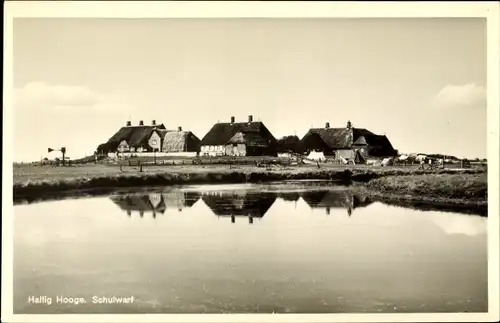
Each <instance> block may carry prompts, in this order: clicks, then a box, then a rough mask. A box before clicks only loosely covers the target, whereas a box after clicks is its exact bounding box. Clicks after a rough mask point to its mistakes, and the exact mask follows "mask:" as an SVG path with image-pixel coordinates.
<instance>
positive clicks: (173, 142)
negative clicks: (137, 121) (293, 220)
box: [155, 127, 201, 153]
mask: <svg viewBox="0 0 500 323" xmlns="http://www.w3.org/2000/svg"><path fill="white" fill-rule="evenodd" d="M160 133H161V136H162V145H161V150H160V151H161V152H165V153H178V152H199V151H200V142H201V141H200V139H199V138H198V137H196V135H195V134H193V133H192V132H191V131H183V130H182V127H178V128H177V131H169V130H167V131H164V130H162V131H160ZM155 134H156V132H155Z"/></svg>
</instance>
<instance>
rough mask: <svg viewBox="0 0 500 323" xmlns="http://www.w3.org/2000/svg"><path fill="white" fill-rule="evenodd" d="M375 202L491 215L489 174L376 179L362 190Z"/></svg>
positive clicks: (405, 176) (429, 175) (428, 175)
mask: <svg viewBox="0 0 500 323" xmlns="http://www.w3.org/2000/svg"><path fill="white" fill-rule="evenodd" d="M361 189H362V190H363V191H364V192H365V193H367V194H368V195H370V197H371V198H372V199H375V200H379V201H382V202H386V203H389V204H395V205H401V206H405V207H406V206H415V207H419V208H420V209H421V208H422V207H425V205H440V206H441V207H442V208H447V207H449V208H450V209H456V208H464V209H472V208H473V209H476V210H479V211H481V213H484V214H486V213H487V207H488V183H487V174H486V173H476V174H469V173H456V174H421V175H419V176H415V175H402V176H386V177H379V178H375V179H372V180H370V181H368V182H367V183H365V184H364V185H363V186H362V188H361Z"/></svg>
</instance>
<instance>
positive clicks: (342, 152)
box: [335, 149, 354, 159]
mask: <svg viewBox="0 0 500 323" xmlns="http://www.w3.org/2000/svg"><path fill="white" fill-rule="evenodd" d="M340 157H343V158H349V159H353V158H354V150H352V149H337V150H335V159H340Z"/></svg>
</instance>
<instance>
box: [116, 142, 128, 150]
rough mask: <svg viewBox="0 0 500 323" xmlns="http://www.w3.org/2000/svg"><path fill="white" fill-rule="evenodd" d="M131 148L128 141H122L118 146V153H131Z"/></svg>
mask: <svg viewBox="0 0 500 323" xmlns="http://www.w3.org/2000/svg"><path fill="white" fill-rule="evenodd" d="M129 150H130V147H129V146H128V143H127V141H125V140H122V141H121V142H120V144H119V145H118V151H129Z"/></svg>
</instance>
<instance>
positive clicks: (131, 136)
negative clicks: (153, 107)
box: [106, 124, 165, 148]
mask: <svg viewBox="0 0 500 323" xmlns="http://www.w3.org/2000/svg"><path fill="white" fill-rule="evenodd" d="M155 129H165V126H164V125H163V124H160V125H145V126H127V127H122V128H121V129H120V130H118V132H116V133H115V134H114V135H113V136H112V137H111V138H110V139H109V140H108V142H107V143H106V145H107V146H110V147H112V146H114V148H116V146H118V144H119V143H120V142H122V141H123V140H125V141H126V142H127V144H128V145H129V146H130V147H138V146H145V145H147V143H148V139H149V137H150V136H151V133H152V132H153V130H155Z"/></svg>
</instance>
